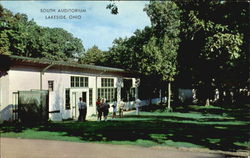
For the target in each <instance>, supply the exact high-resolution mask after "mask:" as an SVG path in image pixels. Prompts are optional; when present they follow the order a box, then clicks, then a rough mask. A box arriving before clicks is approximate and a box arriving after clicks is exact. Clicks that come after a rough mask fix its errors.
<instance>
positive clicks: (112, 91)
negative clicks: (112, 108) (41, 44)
mask: <svg viewBox="0 0 250 158" xmlns="http://www.w3.org/2000/svg"><path fill="white" fill-rule="evenodd" d="M0 62H1V66H2V67H3V66H5V67H8V68H6V74H4V75H3V73H1V77H0V121H1V122H2V121H4V120H8V121H9V120H15V119H18V117H19V116H18V114H19V112H20V108H22V109H23V110H26V112H27V111H29V109H31V110H36V109H35V108H36V107H35V106H34V105H36V106H37V105H38V106H42V108H43V110H42V111H41V113H44V114H45V115H47V116H48V119H50V120H52V121H60V120H64V119H77V117H78V108H77V103H78V99H79V97H82V98H83V100H85V101H86V103H87V108H88V110H87V116H91V115H93V114H96V100H97V98H106V99H107V100H109V101H110V102H111V103H112V102H113V101H115V100H116V101H118V102H119V101H120V100H121V99H122V98H126V100H130V101H131V100H135V99H136V98H137V97H138V90H137V86H138V85H137V82H138V81H139V79H138V78H137V77H136V75H135V74H134V73H131V72H127V71H125V70H123V69H118V68H110V67H102V66H94V65H86V64H76V63H67V62H59V61H50V60H44V59H37V58H27V57H19V56H0ZM129 98H130V99H129ZM131 98H132V99H131ZM130 101H128V102H127V105H128V108H130V106H131V107H132V106H133V101H131V102H130ZM21 105H22V106H21ZM37 112H39V108H38V109H37ZM26 117H29V113H28V115H27V116H26ZM32 117H35V116H32V114H30V119H32Z"/></svg>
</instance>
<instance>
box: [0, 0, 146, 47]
mask: <svg viewBox="0 0 250 158" xmlns="http://www.w3.org/2000/svg"><path fill="white" fill-rule="evenodd" d="M109 3H110V2H109V1H0V4H2V6H3V7H4V8H7V9H9V10H10V11H12V12H13V13H24V14H27V15H28V17H29V20H31V19H34V21H35V22H36V23H37V24H38V25H40V26H45V27H51V28H54V27H60V28H63V29H65V30H67V31H68V32H70V33H72V34H73V35H74V37H77V38H80V39H81V40H82V42H83V46H84V48H85V49H88V48H91V47H92V46H93V45H97V46H98V48H99V49H101V50H104V51H105V50H108V48H109V47H112V42H113V40H114V39H116V38H119V37H122V38H124V37H130V36H131V35H133V32H134V31H135V30H136V29H143V28H144V27H145V26H149V25H150V19H149V17H148V16H147V14H146V12H144V11H143V8H144V7H145V4H147V3H149V1H118V2H116V4H117V6H118V9H119V14H118V15H113V14H111V13H110V10H108V9H106V6H107V4H109ZM49 9H52V11H48V10H49ZM58 9H67V10H69V9H80V10H82V12H79V11H78V12H70V11H69V12H58ZM53 10H54V11H53ZM54 15H55V16H65V17H66V19H52V18H50V17H51V16H54ZM72 16H75V17H78V18H79V19H77V18H76V19H74V18H73V19H70V17H72Z"/></svg>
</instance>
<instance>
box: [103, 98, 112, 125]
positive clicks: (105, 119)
mask: <svg viewBox="0 0 250 158" xmlns="http://www.w3.org/2000/svg"><path fill="white" fill-rule="evenodd" d="M107 102H108V101H107ZM102 104H103V105H102V106H103V107H102V109H103V116H104V121H107V117H108V113H109V108H110V105H109V104H108V103H106V99H103V101H102Z"/></svg>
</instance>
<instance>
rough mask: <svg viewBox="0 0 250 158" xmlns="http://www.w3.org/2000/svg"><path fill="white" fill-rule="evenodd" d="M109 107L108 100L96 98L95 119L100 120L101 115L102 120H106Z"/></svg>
mask: <svg viewBox="0 0 250 158" xmlns="http://www.w3.org/2000/svg"><path fill="white" fill-rule="evenodd" d="M109 108H110V105H109V104H108V101H106V99H105V98H102V99H100V98H98V100H97V102H96V110H97V120H99V121H101V120H102V116H103V117H104V121H106V120H107V117H108V113H109Z"/></svg>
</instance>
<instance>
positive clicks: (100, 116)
mask: <svg viewBox="0 0 250 158" xmlns="http://www.w3.org/2000/svg"><path fill="white" fill-rule="evenodd" d="M101 106H102V102H101V99H100V98H98V99H97V101H96V110H97V120H99V121H101V120H102V110H101Z"/></svg>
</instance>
